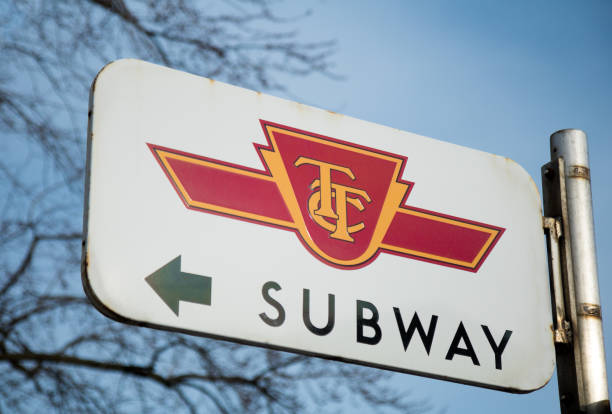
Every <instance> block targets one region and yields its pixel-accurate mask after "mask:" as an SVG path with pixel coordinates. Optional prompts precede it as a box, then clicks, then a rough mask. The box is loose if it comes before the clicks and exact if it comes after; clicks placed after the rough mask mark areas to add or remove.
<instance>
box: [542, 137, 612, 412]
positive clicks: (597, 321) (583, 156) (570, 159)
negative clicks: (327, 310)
mask: <svg viewBox="0 0 612 414" xmlns="http://www.w3.org/2000/svg"><path fill="white" fill-rule="evenodd" d="M550 151H551V159H552V160H553V161H555V160H558V159H559V158H562V159H563V161H562V162H559V164H558V165H559V166H561V167H562V168H563V171H559V175H560V176H561V177H563V178H564V182H565V185H564V186H565V194H566V197H565V201H563V200H562V201H561V204H565V205H564V208H563V210H565V211H564V216H566V217H564V220H565V221H567V223H563V227H564V228H565V229H566V230H565V232H564V238H565V241H564V242H565V243H569V245H570V248H568V249H566V252H567V253H568V255H569V256H571V257H566V258H565V260H566V261H567V260H569V261H571V263H570V264H569V265H568V266H566V267H567V268H569V273H571V276H570V277H569V280H568V279H567V278H566V279H565V283H570V284H572V281H573V286H569V287H565V291H566V297H567V292H569V293H570V294H571V295H572V296H573V298H569V300H568V302H569V303H568V304H569V305H570V306H572V305H573V307H574V309H572V310H571V312H570V314H571V319H572V321H571V322H572V342H573V352H570V353H569V354H568V355H572V357H573V359H574V361H572V362H571V363H570V364H569V366H572V365H573V366H574V368H575V371H576V372H575V380H576V383H575V386H576V392H577V394H578V395H577V396H572V397H577V401H576V402H577V403H578V404H576V405H577V406H579V409H580V412H584V413H588V414H600V413H606V414H609V413H610V401H609V395H608V378H607V373H606V360H605V353H604V341H603V329H602V322H601V308H600V300H599V286H598V278H597V258H596V252H595V234H594V225H593V208H592V200H591V181H590V170H589V159H588V150H587V138H586V134H585V133H584V132H583V131H581V130H578V129H564V130H561V131H557V132H555V133H554V134H552V135H551V137H550ZM545 208H546V206H545ZM566 305H567V304H566ZM558 358H559V357H558ZM559 376H561V370H560V371H559ZM559 382H560V391H561V377H560V378H559ZM560 397H561V399H562V401H561V405H562V411H563V398H564V397H566V396H564V395H563V394H562V395H561V396H560Z"/></svg>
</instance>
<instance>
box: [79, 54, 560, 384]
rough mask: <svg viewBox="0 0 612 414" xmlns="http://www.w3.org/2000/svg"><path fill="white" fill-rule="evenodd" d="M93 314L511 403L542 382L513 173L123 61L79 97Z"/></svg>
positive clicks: (537, 310) (377, 129) (525, 200)
mask: <svg viewBox="0 0 612 414" xmlns="http://www.w3.org/2000/svg"><path fill="white" fill-rule="evenodd" d="M90 109H91V118H90V126H89V158H88V170H87V171H88V190H87V198H86V208H85V227H86V229H85V230H86V234H87V240H86V245H85V248H84V253H83V260H84V266H83V269H84V270H83V280H84V285H85V287H86V290H87V292H88V294H89V297H90V298H91V299H92V301H93V302H94V304H95V305H96V307H97V308H98V309H99V310H100V311H102V312H103V313H105V314H106V315H108V316H111V317H113V318H115V319H118V320H121V321H128V322H134V323H138V324H145V325H149V326H154V327H158V328H165V329H173V330H180V331H185V332H190V333H194V334H199V335H207V336H213V337H219V338H225V339H229V340H233V341H239V342H244V343H249V344H255V345H260V346H266V347H272V348H278V349H284V350H290V351H294V352H303V353H308V354H315V355H319V356H322V357H328V358H334V359H342V360H344V361H350V362H355V363H359V364H365V365H370V366H375V367H380V368H386V369H391V370H396V371H402V372H408V373H413V374H418V375H425V376H429V377H435V378H441V379H448V380H452V381H458V382H462V383H467V384H473V385H479V386H484V387H489V388H496V389H503V390H507V391H512V392H527V391H531V390H534V389H537V388H539V387H542V386H543V385H544V384H545V383H546V382H547V381H548V380H549V378H550V376H551V374H552V371H553V368H554V350H553V340H552V332H551V309H550V299H549V298H550V294H549V286H548V274H547V268H546V253H545V243H544V235H543V232H542V217H541V211H540V198H539V195H538V192H537V189H536V186H535V184H534V183H533V181H532V180H531V178H530V177H529V176H528V175H527V173H526V172H525V171H524V170H523V169H522V168H521V167H520V166H518V165H517V164H516V163H514V162H512V161H510V160H508V159H506V158H503V157H499V156H495V155H490V154H486V153H483V152H480V151H476V150H472V149H468V148H464V147H460V146H456V145H453V144H448V143H445V142H440V141H437V140H434V139H431V138H426V137H422V136H418V135H415V134H411V133H407V132H402V131H398V130H395V129H391V128H387V127H384V126H380V125H375V124H372V123H369V122H365V121H360V120H357V119H353V118H350V117H346V116H342V115H338V114H335V113H331V112H328V111H323V110H320V109H316V108H312V107H308V106H304V105H300V104H297V103H293V102H289V101H285V100H282V99H278V98H274V97H271V96H267V95H263V94H261V93H257V92H253V91H249V90H245V89H241V88H237V87H235V86H230V85H227V84H223V83H219V82H215V81H212V80H209V79H205V78H201V77H197V76H194V75H190V74H186V73H182V72H178V71H175V70H170V69H167V68H163V67H160V66H156V65H152V64H149V63H145V62H141V61H136V60H121V61H118V62H114V63H112V64H110V65H108V66H106V67H105V68H104V69H103V70H102V71H101V72H100V73H99V74H98V77H97V78H96V80H95V82H94V85H93V87H92V98H91V108H90Z"/></svg>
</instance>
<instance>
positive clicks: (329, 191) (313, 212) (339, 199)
mask: <svg viewBox="0 0 612 414" xmlns="http://www.w3.org/2000/svg"><path fill="white" fill-rule="evenodd" d="M303 164H312V165H316V166H318V167H319V177H320V178H317V179H315V180H314V181H313V182H312V184H310V189H311V190H315V189H317V188H318V189H319V191H317V192H314V193H312V195H311V196H310V198H309V199H308V212H309V213H310V216H311V217H312V219H313V220H314V221H315V223H317V224H318V225H319V226H321V227H323V228H324V229H327V230H328V231H329V232H331V234H330V235H329V237H332V238H334V239H338V240H345V241H351V242H352V241H355V239H353V238H352V237H351V236H350V233H354V232H356V231H359V230H362V229H363V228H364V227H365V224H363V222H359V223H358V224H354V225H352V226H349V225H348V222H347V211H346V203H347V202H348V203H350V204H351V205H352V206H354V207H356V208H357V210H358V211H363V209H364V206H363V204H362V203H361V201H360V200H359V199H358V198H354V197H347V196H346V194H347V193H350V194H354V195H358V196H361V197H362V198H363V199H365V200H366V201H367V202H368V203H369V202H370V201H372V200H370V197H369V196H368V193H366V192H365V191H363V190H359V189H358V188H353V187H348V186H345V185H342V184H337V183H332V182H331V172H332V170H334V171H340V172H342V173H344V174H346V175H348V176H349V177H350V178H351V179H353V180H354V179H355V175H354V174H353V172H352V171H351V170H350V169H349V168H346V167H342V166H340V165H334V164H329V163H326V162H322V161H317V160H313V159H310V158H306V157H300V158H298V159H297V161H296V162H295V163H294V164H293V165H295V166H296V167H299V166H300V165H303ZM332 197H333V198H335V205H336V209H337V210H336V211H334V210H333V206H332ZM325 217H327V218H330V219H332V220H335V221H336V224H335V225H334V224H332V223H330V222H328V221H326V220H325Z"/></svg>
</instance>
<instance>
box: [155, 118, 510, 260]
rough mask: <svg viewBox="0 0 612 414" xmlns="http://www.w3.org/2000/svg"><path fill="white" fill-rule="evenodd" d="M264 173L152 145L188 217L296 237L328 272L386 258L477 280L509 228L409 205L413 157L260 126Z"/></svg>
mask: <svg viewBox="0 0 612 414" xmlns="http://www.w3.org/2000/svg"><path fill="white" fill-rule="evenodd" d="M261 125H262V128H263V131H264V133H265V135H266V138H267V141H268V145H265V146H264V145H259V144H255V148H256V150H257V152H258V154H259V156H260V158H261V161H262V164H263V165H264V167H265V170H256V169H252V168H248V167H244V166H240V165H236V164H231V163H228V162H224V161H220V160H216V159H212V158H208V157H203V156H198V155H194V154H189V153H185V152H182V151H178V150H174V149H170V148H165V147H161V146H158V145H153V144H149V148H150V149H151V151H152V152H153V154H154V156H155V158H156V159H157V161H158V162H159V165H160V166H161V167H162V169H163V170H164V172H165V173H166V176H167V177H168V179H169V180H170V182H171V183H172V185H173V187H174V189H175V190H176V192H177V194H178V195H179V196H180V198H181V199H182V201H183V203H184V204H185V206H186V207H187V208H189V209H193V210H199V211H203V212H207V213H212V214H218V215H222V216H225V217H229V218H234V219H240V220H245V221H249V222H252V223H257V224H264V225H267V226H273V227H277V228H281V229H285V230H290V231H293V232H295V233H296V234H297V235H298V237H299V238H300V240H301V241H302V243H304V245H305V246H306V247H307V248H308V249H309V250H310V252H311V253H312V254H313V255H314V256H315V257H316V258H318V259H319V260H321V261H323V262H324V263H326V264H328V265H331V266H334V267H338V268H343V269H355V268H360V267H363V266H365V265H367V264H369V263H371V262H372V261H373V260H374V259H375V258H376V257H377V256H378V255H379V254H380V253H381V252H386V253H391V254H395V255H399V256H404V257H408V258H413V259H418V260H423V261H427V262H431V263H436V264H441V265H445V266H451V267H454V268H457V269H462V270H467V271H471V272H476V271H478V269H479V268H480V266H481V265H482V264H483V262H484V260H485V259H486V257H487V256H488V254H489V253H490V252H491V250H492V249H493V247H494V246H495V244H496V243H497V241H498V240H499V238H500V237H501V235H502V234H503V232H504V229H503V228H500V227H496V226H492V225H489V224H484V223H478V222H475V221H471V220H466V219H461V218H458V217H452V216H448V215H445V214H441V213H436V212H433V211H427V210H423V209H419V208H415V207H410V206H407V205H406V204H405V201H406V198H407V197H408V195H409V194H410V190H411V189H412V187H413V185H414V183H412V182H408V181H404V180H402V178H401V177H402V174H403V170H404V165H405V163H406V157H403V156H400V155H396V154H391V153H387V152H384V151H380V150H376V149H373V148H367V147H362V146H359V145H356V144H352V143H349V142H345V141H340V140H337V139H333V138H329V137H325V136H321V135H317V134H313V133H310V132H306V131H302V130H298V129H295V128H290V127H287V126H284V125H280V124H275V123H272V122H267V121H261Z"/></svg>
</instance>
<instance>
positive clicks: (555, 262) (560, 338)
mask: <svg viewBox="0 0 612 414" xmlns="http://www.w3.org/2000/svg"><path fill="white" fill-rule="evenodd" d="M543 227H544V231H545V233H546V235H547V239H548V245H547V247H548V258H549V263H548V266H549V273H550V286H551V291H552V294H553V298H552V299H553V317H554V340H555V343H557V344H559V343H561V344H569V343H571V342H572V329H571V324H570V322H569V321H568V320H567V317H566V313H565V299H564V298H563V275H562V273H561V250H560V244H559V239H560V238H561V236H562V235H563V230H562V226H561V219H560V218H556V217H543Z"/></svg>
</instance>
